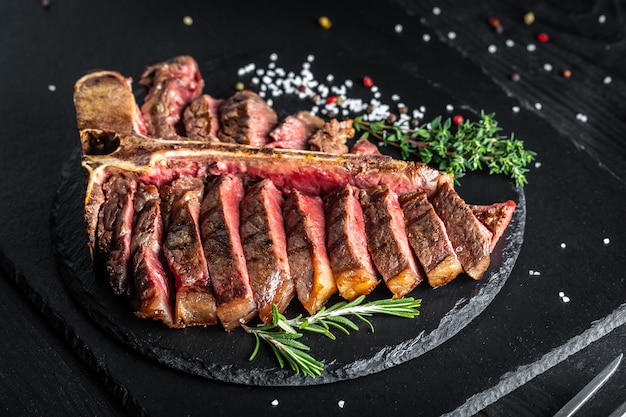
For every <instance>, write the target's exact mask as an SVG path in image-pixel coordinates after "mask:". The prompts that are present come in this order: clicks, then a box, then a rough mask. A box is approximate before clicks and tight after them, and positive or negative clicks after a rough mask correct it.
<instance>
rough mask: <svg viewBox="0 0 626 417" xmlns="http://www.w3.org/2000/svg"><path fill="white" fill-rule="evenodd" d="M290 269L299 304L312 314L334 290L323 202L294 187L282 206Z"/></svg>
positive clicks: (335, 287) (335, 290) (324, 302)
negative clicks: (327, 250) (327, 249)
mask: <svg viewBox="0 0 626 417" xmlns="http://www.w3.org/2000/svg"><path fill="white" fill-rule="evenodd" d="M283 212H284V220H285V231H286V235H287V254H288V259H289V268H290V270H291V273H292V275H293V280H294V283H295V287H296V294H297V295H298V299H299V300H300V302H301V303H302V306H303V307H304V308H305V309H306V310H307V311H308V312H309V314H315V313H316V312H317V311H318V310H319V309H320V308H322V307H323V306H324V305H326V302H327V301H328V299H329V298H330V297H331V296H332V295H333V294H335V293H336V292H337V286H336V285H335V277H334V276H333V271H332V269H331V268H330V259H329V258H328V253H327V252H326V230H325V227H326V226H325V225H326V221H325V217H324V205H323V203H322V199H321V198H320V197H318V196H314V197H312V196H307V195H304V194H302V193H300V192H299V191H298V190H293V191H292V192H291V193H290V194H289V196H288V197H287V200H286V201H285V207H284V211H283Z"/></svg>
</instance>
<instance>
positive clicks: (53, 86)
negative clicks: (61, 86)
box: [48, 84, 57, 91]
mask: <svg viewBox="0 0 626 417" xmlns="http://www.w3.org/2000/svg"><path fill="white" fill-rule="evenodd" d="M48 91H57V86H56V85H54V84H50V85H48Z"/></svg>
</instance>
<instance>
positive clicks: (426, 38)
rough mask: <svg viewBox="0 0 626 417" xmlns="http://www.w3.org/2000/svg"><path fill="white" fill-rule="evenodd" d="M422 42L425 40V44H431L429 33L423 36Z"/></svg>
mask: <svg viewBox="0 0 626 417" xmlns="http://www.w3.org/2000/svg"><path fill="white" fill-rule="evenodd" d="M422 40H423V41H424V42H430V35H429V34H428V33H424V34H423V35H422Z"/></svg>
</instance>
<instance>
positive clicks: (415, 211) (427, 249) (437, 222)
mask: <svg viewBox="0 0 626 417" xmlns="http://www.w3.org/2000/svg"><path fill="white" fill-rule="evenodd" d="M399 201H400V206H401V207H402V211H403V212H404V220H405V222H406V231H407V236H408V238H409V243H410V244H411V247H412V248H413V251H414V252H415V255H416V256H417V259H418V260H419V261H420V264H421V265H422V267H423V268H424V272H425V273H426V277H427V278H428V283H429V284H430V286H431V287H439V286H441V285H444V284H446V283H448V282H450V281H452V280H453V279H454V278H456V277H457V276H458V275H459V274H460V273H461V272H463V267H462V266H461V262H459V260H458V258H457V257H456V253H455V252H454V248H453V247H452V243H451V242H450V239H449V238H448V234H447V233H446V227H445V225H444V224H443V222H442V221H441V219H440V218H439V216H437V213H435V210H434V209H433V206H432V204H430V202H429V201H428V198H427V197H426V193H425V192H423V191H415V192H411V193H406V194H403V195H401V196H400V197H399Z"/></svg>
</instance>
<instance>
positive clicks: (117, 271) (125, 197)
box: [96, 173, 137, 295]
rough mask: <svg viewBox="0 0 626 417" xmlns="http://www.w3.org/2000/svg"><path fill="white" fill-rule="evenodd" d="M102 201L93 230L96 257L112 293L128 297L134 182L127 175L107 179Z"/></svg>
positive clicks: (121, 174) (120, 174)
mask: <svg viewBox="0 0 626 417" xmlns="http://www.w3.org/2000/svg"><path fill="white" fill-rule="evenodd" d="M102 189H103V192H104V202H103V204H102V207H101V209H100V213H99V216H98V223H97V227H96V234H97V244H98V255H99V258H100V259H101V260H102V261H103V262H104V265H105V268H106V273H107V277H108V278H109V283H110V284H111V288H113V292H114V293H115V294H118V295H119V294H127V295H132V294H131V290H132V288H131V286H130V285H129V278H128V277H129V273H130V270H129V269H130V238H131V235H132V230H133V214H134V211H133V198H134V195H135V190H136V189H137V182H136V181H135V180H134V179H133V178H131V177H130V176H129V175H127V174H123V173H119V174H115V175H113V176H111V177H110V178H109V179H108V180H107V181H106V182H105V183H104V186H103V187H102Z"/></svg>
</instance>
